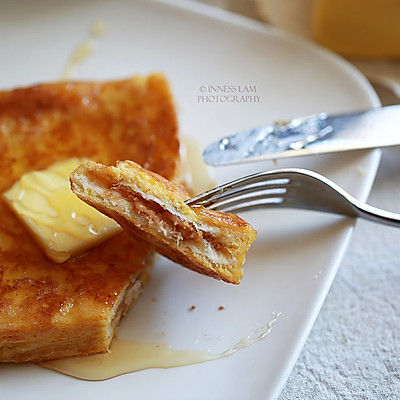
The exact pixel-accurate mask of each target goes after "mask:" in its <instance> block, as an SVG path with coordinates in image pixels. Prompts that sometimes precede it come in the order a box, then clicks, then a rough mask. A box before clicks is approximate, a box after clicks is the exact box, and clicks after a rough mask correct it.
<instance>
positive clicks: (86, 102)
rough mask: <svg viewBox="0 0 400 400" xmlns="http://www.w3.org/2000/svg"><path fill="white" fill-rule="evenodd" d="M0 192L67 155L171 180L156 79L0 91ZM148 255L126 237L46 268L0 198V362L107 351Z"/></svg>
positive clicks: (169, 107) (173, 127)
mask: <svg viewBox="0 0 400 400" xmlns="http://www.w3.org/2000/svg"><path fill="white" fill-rule="evenodd" d="M0 154H1V157H0V171H1V175H0V192H1V193H3V192H4V191H6V190H8V189H9V188H10V187H11V186H12V185H13V184H14V183H15V181H17V180H18V179H19V178H20V177H21V176H22V175H23V174H25V173H26V172H29V171H35V170H41V169H45V168H46V167H48V166H49V165H51V164H53V163H55V162H57V161H61V160H65V159H68V158H71V157H80V158H85V159H93V160H97V161H100V162H102V163H107V164H112V163H115V162H116V161H117V160H119V159H132V160H135V161H137V162H139V163H141V164H143V165H146V166H147V168H149V169H151V170H153V171H156V172H157V173H159V174H161V175H163V176H164V177H166V178H168V179H174V178H176V177H177V176H178V171H179V165H180V158H179V140H178V128H177V119H176V114H175V109H174V104H173V99H172V96H171V93H170V89H169V85H168V83H167V81H166V79H165V78H164V77H163V76H162V75H159V74H154V75H150V76H148V77H134V78H131V79H125V80H119V81H110V82H62V83H61V82H60V83H48V84H40V85H35V86H31V87H26V88H18V89H13V90H5V91H1V92H0ZM153 255H154V252H153V250H152V248H151V247H150V246H148V245H146V244H145V243H143V242H142V241H140V240H138V239H136V238H133V237H131V236H130V235H128V233H126V232H121V233H118V234H117V235H116V236H114V237H112V238H111V239H109V240H107V241H105V242H104V243H102V244H100V245H98V246H96V247H94V248H92V249H90V250H88V251H86V252H85V253H83V254H81V255H79V256H77V257H75V258H72V259H70V260H68V261H66V262H64V263H61V264H56V263H54V262H52V261H50V260H49V259H48V258H47V257H46V256H45V255H44V253H43V252H42V250H41V249H40V248H39V247H38V245H37V244H36V242H35V241H34V240H33V238H32V237H31V236H30V234H29V233H28V231H27V230H26V229H25V227H24V226H23V225H22V223H21V222H20V221H19V220H18V218H17V217H16V216H15V215H14V214H13V212H12V211H11V209H10V208H9V207H8V205H7V204H6V202H5V201H4V200H3V199H0V361H2V362H25V361H35V362H40V361H45V360H49V359H56V358H64V357H71V356H77V355H87V354H92V353H97V352H105V351H107V349H108V347H109V344H110V341H111V339H112V337H113V335H114V332H115V328H116V326H117V325H118V321H119V319H120V318H121V316H122V315H123V314H124V313H125V312H126V311H127V309H128V308H129V305H130V304H131V302H132V301H133V300H134V299H135V298H136V297H137V296H138V294H139V293H140V291H141V289H142V287H143V285H144V283H145V281H146V279H147V276H148V272H149V268H150V267H151V265H152V260H153Z"/></svg>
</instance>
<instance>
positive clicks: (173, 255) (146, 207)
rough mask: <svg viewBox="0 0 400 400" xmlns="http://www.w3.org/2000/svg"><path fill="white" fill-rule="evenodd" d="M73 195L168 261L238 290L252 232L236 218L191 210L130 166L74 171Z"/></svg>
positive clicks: (181, 193) (152, 176) (162, 183)
mask: <svg viewBox="0 0 400 400" xmlns="http://www.w3.org/2000/svg"><path fill="white" fill-rule="evenodd" d="M70 181H71V188H72V191H73V192H74V193H75V194H76V195H77V196H78V197H79V198H80V199H82V200H83V201H85V202H86V203H88V204H89V205H91V206H93V207H95V208H96V209H97V210H99V211H100V212H102V213H103V214H105V215H108V216H109V217H111V218H113V219H114V220H115V221H117V222H118V223H119V224H120V225H121V226H122V227H123V228H124V229H125V230H126V231H127V232H130V233H132V234H133V235H134V236H135V237H138V238H141V239H143V240H144V241H145V242H147V243H149V244H150V245H152V246H154V248H155V249H156V250H157V251H158V252H159V253H161V254H163V255H165V256H166V257H168V258H169V259H171V260H173V261H175V262H177V263H179V264H182V265H183V266H185V267H187V268H190V269H192V270H194V271H197V272H200V273H202V274H204V275H209V276H212V277H214V278H216V279H222V280H223V281H225V282H228V283H233V284H238V283H239V282H240V279H241V277H242V268H241V267H242V265H243V263H244V261H245V255H246V252H247V250H248V249H249V247H250V245H251V243H252V242H253V241H254V239H255V237H256V231H255V230H254V229H253V228H252V227H251V226H250V224H248V223H247V222H246V221H244V220H243V219H241V218H240V217H238V216H237V215H235V214H227V213H222V212H218V211H212V210H208V209H206V208H204V207H202V206H193V207H190V206H188V205H187V204H185V202H184V200H186V199H188V198H189V195H188V193H187V192H186V191H185V189H184V188H183V187H181V186H180V185H177V184H174V183H171V182H169V181H168V180H166V179H165V178H163V177H161V176H160V175H158V174H156V173H153V172H151V171H148V170H146V169H144V168H142V167H141V166H140V165H138V164H137V163H134V162H132V161H125V162H118V163H117V165H116V167H106V166H104V165H102V164H100V163H96V162H92V161H89V162H86V163H84V164H82V165H80V166H78V168H77V169H75V171H73V172H72V173H71V175H70Z"/></svg>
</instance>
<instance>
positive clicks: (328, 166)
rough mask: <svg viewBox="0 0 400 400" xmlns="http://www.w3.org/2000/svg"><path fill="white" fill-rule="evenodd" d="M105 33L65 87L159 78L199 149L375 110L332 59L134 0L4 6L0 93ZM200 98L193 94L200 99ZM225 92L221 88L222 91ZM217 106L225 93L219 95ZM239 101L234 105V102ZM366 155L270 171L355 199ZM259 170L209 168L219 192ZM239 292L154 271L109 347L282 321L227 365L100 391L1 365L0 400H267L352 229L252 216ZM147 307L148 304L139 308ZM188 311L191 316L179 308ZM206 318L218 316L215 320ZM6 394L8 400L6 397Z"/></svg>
mask: <svg viewBox="0 0 400 400" xmlns="http://www.w3.org/2000/svg"><path fill="white" fill-rule="evenodd" d="M99 18H100V19H103V20H104V21H105V22H106V23H107V25H108V32H107V34H106V35H105V36H104V38H98V44H99V48H98V49H97V51H96V52H95V53H94V54H93V55H92V56H91V57H89V58H88V59H87V60H86V62H85V63H82V64H81V65H79V66H78V69H77V78H80V79H86V78H87V79H109V78H119V77H125V76H129V75H131V74H134V73H144V74H147V73H150V72H152V71H162V72H164V73H165V74H166V75H167V77H168V78H169V80H170V82H171V84H172V88H173V92H174V94H175V97H176V99H177V103H178V108H179V114H180V115H179V117H180V125H181V132H182V133H183V134H184V135H189V136H192V137H194V138H196V140H197V141H198V142H199V143H200V145H201V146H205V145H206V144H208V143H209V142H211V141H212V140H214V139H216V138H218V137H221V136H222V135H225V134H228V133H232V132H234V131H237V130H241V129H244V128H247V127H251V126H255V125H258V124H261V123H264V122H267V121H270V120H276V119H283V118H285V119H286V118H291V117H294V116H299V115H306V114H310V113H314V112H318V111H328V112H338V111H344V110H351V109H359V108H365V107H370V106H376V105H378V100H377V97H376V96H375V94H374V92H373V91H372V89H371V87H370V86H369V85H368V83H367V82H366V80H365V79H364V78H363V77H362V76H361V75H360V74H359V73H358V72H357V71H356V70H355V69H353V68H352V67H351V66H349V65H348V64H346V63H345V62H344V61H343V60H341V59H339V58H338V57H336V56H334V55H332V54H330V53H328V52H326V51H324V50H322V49H320V48H317V47H316V46H313V45H311V44H308V43H306V42H304V41H301V40H298V39H296V38H293V37H290V36H287V35H285V34H283V33H282V32H280V31H278V30H275V29H271V28H269V27H267V26H265V25H263V24H260V23H257V22H254V21H250V20H247V19H245V18H241V17H238V16H234V15H231V14H228V13H225V12H222V11H219V10H215V9H213V8H209V7H207V6H203V5H201V4H197V3H192V2H179V3H174V4H172V5H171V4H170V3H169V4H168V3H163V2H145V1H123V0H121V1H113V2H110V1H103V0H99V1H96V2H93V1H89V0H86V1H82V0H76V1H69V2H54V1H52V0H40V1H36V2H30V1H18V2H13V1H3V2H2V3H1V4H0V37H1V38H2V39H1V42H0V57H1V66H0V87H1V88H9V87H13V86H16V85H23V84H31V83H34V82H38V81H49V80H56V79H58V77H59V76H60V72H61V70H62V69H63V67H64V66H65V64H66V60H67V57H68V55H69V54H71V52H72V50H73V49H74V48H76V46H77V45H78V44H79V43H82V42H83V41H84V40H85V39H87V38H88V36H89V27H90V25H91V24H92V23H93V22H95V21H96V20H98V19H99ZM211 85H213V86H215V85H220V86H222V85H228V86H235V87H236V91H238V86H241V87H244V86H246V85H247V86H248V87H249V86H251V87H255V90H256V93H250V94H253V95H258V96H261V97H260V101H259V102H253V103H244V102H238V103H216V102H214V103H203V102H201V98H199V97H198V96H202V95H212V94H214V95H215V93H211V92H209V91H210V90H211V88H209V86H211ZM203 87H204V88H205V89H204V88H203ZM226 90H228V89H226ZM218 94H219V95H227V94H232V93H227V92H225V93H218ZM235 94H236V95H239V93H235ZM378 163H379V153H378V152H376V151H375V152H358V153H351V154H341V155H334V156H333V155H332V156H324V157H310V158H303V159H292V160H286V161H284V162H283V161H279V162H278V166H298V167H306V168H311V169H314V170H317V171H319V172H321V173H323V174H326V175H327V176H329V177H330V178H332V179H334V180H335V181H336V182H338V183H339V184H341V185H342V186H343V187H344V188H346V189H348V190H349V191H350V192H351V193H352V194H353V195H355V196H357V197H359V198H361V199H365V198H366V196H367V194H368V192H369V189H370V186H371V184H372V182H373V179H374V176H375V172H376V168H377V165H378ZM274 167H275V165H274V164H273V163H272V162H271V163H270V162H265V163H262V164H254V165H249V166H240V167H229V168H221V169H218V170H217V174H218V180H219V181H226V180H227V179H230V178H234V177H238V176H240V175H242V174H244V173H248V172H250V171H255V170H261V169H267V168H268V169H270V168H274ZM246 218H247V219H248V220H249V221H250V222H252V223H253V225H254V226H255V228H256V229H257V230H258V232H259V234H258V238H257V241H256V242H255V244H254V246H253V247H252V248H251V250H250V252H249V254H248V261H247V263H246V265H245V274H244V279H243V282H242V283H241V285H239V286H238V287H235V286H232V285H227V284H224V283H221V282H217V281H214V280H212V279H208V278H205V277H202V276H200V275H197V274H195V273H192V272H190V271H187V270H186V269H183V268H181V267H179V266H176V265H173V264H172V263H170V262H167V261H165V260H160V261H159V262H157V265H156V267H155V269H154V273H153V279H152V281H151V283H150V285H149V287H148V288H147V289H146V291H145V293H144V295H143V296H142V297H141V298H140V299H139V301H138V302H137V303H136V304H135V305H134V307H133V308H132V310H131V312H130V313H129V315H128V317H127V318H126V319H125V320H124V321H123V323H122V326H121V329H120V331H119V336H121V337H132V338H136V339H141V340H149V341H159V340H160V337H161V336H162V338H163V340H164V341H166V342H169V343H171V344H173V345H174V346H175V347H176V348H188V347H192V348H195V349H199V350H200V349H211V350H213V351H220V350H222V349H224V348H227V347H229V346H230V345H232V343H234V342H235V341H237V340H238V338H239V339H240V338H242V337H244V336H247V335H251V334H254V333H255V332H256V330H257V329H258V328H260V327H262V326H265V325H266V324H267V323H268V322H269V321H270V320H272V319H273V318H274V316H275V315H276V313H281V316H280V317H279V318H278V320H277V322H276V324H275V325H274V327H273V329H272V332H271V334H270V335H269V336H268V337H267V338H265V339H264V340H262V341H259V342H257V343H254V344H253V345H251V346H250V347H248V348H246V349H243V350H241V351H239V352H237V353H236V354H234V355H233V356H231V357H229V358H225V359H221V360H217V361H212V362H208V363H203V364H198V365H192V366H187V367H180V368H175V369H167V370H159V369H152V370H146V371H142V372H139V373H135V374H129V375H124V376H120V377H117V378H114V379H111V380H108V381H104V382H85V381H79V380H76V379H73V378H70V377H67V376H64V375H60V374H57V373H54V372H52V371H47V370H43V369H41V368H39V367H36V366H34V365H23V366H11V365H3V366H1V367H0V387H1V393H2V397H4V398H13V399H21V398H26V396H27V395H28V394H27V393H29V397H30V398H39V397H40V398H42V399H53V398H55V396H57V398H58V399H70V398H73V397H74V398H75V397H76V398H82V397H83V395H85V396H88V397H89V398H96V399H109V397H110V394H111V395H112V397H113V398H130V397H132V396H133V395H134V396H135V397H138V398H142V399H160V398H163V399H206V398H207V399H209V400H211V399H243V400H244V399H263V398H264V399H273V398H275V397H277V396H278V394H279V392H280V390H281V388H282V386H283V385H284V383H285V381H286V379H287V377H288V375H289V373H290V370H291V368H292V366H293V364H294V362H295V360H296V358H297V356H298V354H299V352H300V350H301V348H302V346H303V344H304V341H305V340H306V338H307V335H308V333H309V331H310V329H311V327H312V324H313V322H314V320H315V318H316V316H317V314H318V311H319V309H320V307H321V305H322V303H323V301H324V298H325V296H326V294H327V292H328V290H329V287H330V285H331V282H332V280H333V278H334V276H335V273H336V270H337V268H338V266H339V264H340V261H341V258H342V256H343V253H344V251H345V249H346V245H347V243H348V239H349V236H350V233H351V228H352V222H351V221H349V220H347V219H343V218H339V217H333V216H327V215H321V214H316V213H310V212H299V211H292V210H289V211H267V210H266V211H260V212H254V213H249V214H247V215H246ZM154 297H156V298H157V301H156V302H154V301H152V299H153V298H154ZM192 305H195V306H196V309H195V310H194V311H192V312H188V309H189V307H191V306H192ZM219 306H224V307H225V309H224V310H222V311H219V310H218V307H219ZM11 396H12V397H11Z"/></svg>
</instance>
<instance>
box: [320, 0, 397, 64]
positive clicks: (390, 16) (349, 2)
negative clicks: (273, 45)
mask: <svg viewBox="0 0 400 400" xmlns="http://www.w3.org/2000/svg"><path fill="white" fill-rule="evenodd" d="M313 4H314V13H313V33H314V38H315V39H316V40H317V41H318V42H320V43H321V44H323V45H325V46H327V47H330V48H331V49H333V50H335V51H337V52H339V53H342V54H344V55H347V56H361V57H400V1H399V0H315V1H314V3H313Z"/></svg>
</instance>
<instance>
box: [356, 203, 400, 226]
mask: <svg viewBox="0 0 400 400" xmlns="http://www.w3.org/2000/svg"><path fill="white" fill-rule="evenodd" d="M354 211H355V212H356V214H357V217H359V218H363V219H366V220H368V221H372V222H377V223H380V224H384V225H390V226H394V227H397V228H399V227H400V214H398V213H394V212H391V211H386V210H382V209H380V208H377V207H373V206H370V205H369V204H365V203H362V202H360V201H354Z"/></svg>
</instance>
